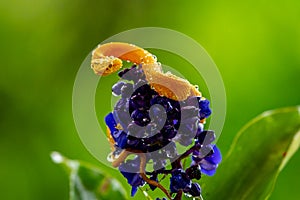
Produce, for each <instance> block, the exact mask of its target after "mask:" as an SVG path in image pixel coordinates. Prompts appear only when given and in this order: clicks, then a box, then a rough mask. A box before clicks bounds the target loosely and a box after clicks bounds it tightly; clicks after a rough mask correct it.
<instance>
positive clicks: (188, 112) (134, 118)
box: [105, 65, 221, 199]
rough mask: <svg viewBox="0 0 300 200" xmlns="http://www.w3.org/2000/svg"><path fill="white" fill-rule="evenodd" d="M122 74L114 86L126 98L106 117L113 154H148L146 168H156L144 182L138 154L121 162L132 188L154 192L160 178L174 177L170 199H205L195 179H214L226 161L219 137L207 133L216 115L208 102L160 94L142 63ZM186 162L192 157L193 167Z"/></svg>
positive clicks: (147, 172)
mask: <svg viewBox="0 0 300 200" xmlns="http://www.w3.org/2000/svg"><path fill="white" fill-rule="evenodd" d="M118 75H119V76H120V77H121V80H120V81H119V82H117V83H116V84H115V85H114V86H113V87H112V92H113V94H114V95H116V96H120V97H121V98H120V100H119V101H118V102H117V103H116V105H115V106H114V110H113V112H111V113H109V114H108V115H107V116H106V117H105V122H106V125H107V126H108V128H109V130H110V134H111V137H112V138H113V140H114V152H113V153H112V154H113V155H114V156H115V157H118V155H120V153H121V152H122V151H123V150H127V151H131V152H139V153H143V154H145V157H146V162H147V163H146V164H147V166H148V165H150V166H151V167H152V169H153V170H151V171H146V169H143V171H144V173H145V176H146V178H145V177H143V176H142V175H141V169H140V168H141V159H140V158H139V156H138V155H136V156H135V157H133V158H128V159H124V160H123V161H122V162H121V164H120V165H119V170H120V172H121V173H122V174H123V176H124V177H125V178H126V179H127V181H128V183H129V184H130V185H131V186H132V191H131V195H132V196H133V195H134V194H135V193H136V191H137V188H138V187H140V186H143V185H145V184H148V185H149V186H150V188H151V190H155V189H156V188H157V187H159V178H160V177H161V176H162V175H170V187H169V188H168V191H169V193H171V195H169V196H168V197H169V198H170V196H172V194H174V195H179V194H180V195H182V193H185V194H188V195H191V196H194V197H196V196H200V195H201V188H200V185H199V184H198V183H197V182H195V180H199V179H200V178H201V175H202V173H204V174H207V175H210V176H211V175H213V174H214V173H215V172H216V168H217V167H218V164H219V163H220V162H221V153H220V151H219V149H218V148H217V147H216V146H215V145H214V144H212V142H213V141H214V140H215V133H214V132H213V131H211V130H204V129H203V127H204V126H203V124H204V121H205V118H207V117H209V116H210V114H211V110H210V108H209V101H208V100H206V99H205V98H202V97H197V96H193V97H189V98H188V99H186V100H184V101H176V100H172V99H169V98H167V97H164V96H160V95H159V94H158V93H157V92H156V91H155V90H153V89H152V88H151V86H150V85H149V84H148V82H147V80H146V78H145V75H144V73H143V70H142V68H141V67H140V66H137V65H133V66H132V67H131V68H128V69H125V70H123V71H121V72H119V74H118ZM177 145H183V146H186V148H187V150H186V151H185V152H184V153H178V151H177V148H176V147H177ZM187 158H191V160H192V161H191V165H190V166H189V167H185V168H184V167H183V164H182V160H184V159H187ZM168 162H169V163H171V166H169V165H167V163H168ZM147 169H148V168H147ZM149 180H150V181H149ZM153 183H155V184H153ZM176 198H177V199H178V197H177V196H176ZM179 199H180V198H179Z"/></svg>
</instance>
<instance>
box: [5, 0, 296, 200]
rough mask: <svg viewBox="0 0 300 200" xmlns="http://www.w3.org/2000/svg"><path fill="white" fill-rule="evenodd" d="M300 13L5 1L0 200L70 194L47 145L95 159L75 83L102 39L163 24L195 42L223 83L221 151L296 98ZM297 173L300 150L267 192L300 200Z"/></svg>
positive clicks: (255, 6)
mask: <svg viewBox="0 0 300 200" xmlns="http://www.w3.org/2000/svg"><path fill="white" fill-rule="evenodd" d="M299 19H300V1H297V0H286V1H271V0H263V1H250V0H247V1H237V0H235V1H228V0H227V1H204V0H191V1H185V2H184V1H157V0H152V1H142V0H140V1H139V0H130V1H120V0H112V1H99V0H92V1H84V0H81V1H80V0H72V1H71V0H64V1H61V0H40V1H35V0H26V1H25V0H24V1H20V0H11V1H1V2H0V42H1V43H0V46H1V50H0V58H1V73H0V77H1V78H0V112H1V115H0V130H1V135H0V152H1V165H0V188H1V190H0V191H1V192H0V199H3V200H4V199H5V200H6V199H22V200H27V199H28V200H33V199H44V200H46V199H49V200H50V199H67V198H68V179H67V176H66V174H65V172H64V171H63V170H62V169H61V168H60V167H58V166H56V165H55V164H53V163H52V162H51V160H50V158H49V153H50V152H51V151H53V150H57V151H60V152H62V153H63V154H65V155H67V156H69V157H71V158H78V159H82V160H87V161H90V162H93V163H95V164H97V161H96V160H95V159H94V158H93V157H92V156H91V155H90V154H89V153H88V152H87V150H86V149H85V147H84V146H83V145H82V143H81V141H80V139H79V137H78V135H77V132H76V129H75V126H74V122H73V117H72V87H73V82H74V79H75V76H76V72H77V70H78V69H79V66H80V64H81V62H82V61H83V59H84V58H85V57H86V55H87V54H88V53H89V52H90V51H91V50H92V49H93V48H94V47H95V46H96V45H97V44H98V43H99V42H101V41H102V40H104V39H106V38H107V37H109V36H111V35H113V34H116V33H119V32H121V31H124V30H127V29H130V28H136V27H144V26H159V27H165V28H170V29H174V30H177V31H180V32H182V33H185V34H187V35H188V36H190V37H192V38H194V39H195V40H196V41H198V42H199V43H200V44H201V45H202V46H203V47H204V48H205V49H206V50H207V51H208V53H209V54H210V55H211V57H212V58H213V60H214V61H215V63H216V64H217V66H218V67H219V70H220V72H221V74H222V77H223V80H224V84H225V87H226V92H227V117H226V122H225V126H224V129H223V133H222V136H221V138H220V139H219V141H218V145H219V146H220V148H221V150H222V152H223V154H225V153H226V152H227V151H228V148H229V145H230V143H231V141H232V139H233V137H234V135H235V134H236V133H237V131H238V130H239V129H240V128H241V127H242V126H243V125H244V124H245V123H246V122H247V121H249V120H250V119H251V118H253V117H255V116H256V115H258V114H260V113H261V112H263V111H265V110H268V109H273V108H278V107H285V106H291V105H297V104H299V103H300V92H299V91H300V87H299V86H300V77H299V75H300V22H299ZM145 39H146V38H145ZM174 42H175V41H174ZM109 87H110V86H108V88H109ZM100 95H101V94H100ZM103 98H105V96H104V95H103ZM106 98H107V97H106ZM98 103H101V102H98ZM214 114H215V115H216V114H217V113H214ZM278 131H280V130H278ZM249 145H251V138H250V139H249ZM262 153H263V152H262ZM249 162H255V158H249ZM257 166H258V170H259V163H258V164H257ZM299 174H300V152H298V153H296V155H295V156H294V157H293V158H292V160H291V161H290V163H289V165H288V166H287V167H286V168H285V169H284V171H283V172H282V173H281V175H280V176H279V179H278V182H277V184H276V187H275V191H274V193H273V195H272V197H271V199H272V200H280V199H289V200H296V199H299V198H300V194H299V186H300V179H299ZM253 175H254V176H255V172H253ZM257 178H259V176H258V177H257Z"/></svg>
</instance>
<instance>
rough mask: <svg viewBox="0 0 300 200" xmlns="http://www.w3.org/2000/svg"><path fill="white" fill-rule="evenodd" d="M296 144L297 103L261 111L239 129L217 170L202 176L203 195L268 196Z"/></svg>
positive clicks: (215, 199) (299, 135)
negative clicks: (293, 105)
mask: <svg viewBox="0 0 300 200" xmlns="http://www.w3.org/2000/svg"><path fill="white" fill-rule="evenodd" d="M224 136H225V135H223V139H224ZM225 137H226V136H225ZM299 145H300V107H293V108H283V109H278V110H274V111H268V112H265V113H263V114H262V115H260V116H258V117H256V118H255V119H253V120H252V121H250V122H249V123H248V124H247V125H246V126H244V127H243V128H242V129H241V131H240V132H239V133H238V135H237V136H236V138H235V140H234V142H233V144H232V146H231V149H230V151H229V153H228V155H227V156H226V158H225V159H224V161H223V162H222V163H221V164H220V166H219V169H218V170H217V174H216V175H215V176H213V177H203V179H202V181H201V182H203V183H202V189H203V190H202V191H203V198H204V199H205V200H219V199H230V200H235V199H237V200H243V199H247V200H249V199H250V200H251V199H255V200H259V199H268V198H269V196H270V194H271V193H272V190H273V188H274V184H275V182H276V179H277V177H278V174H279V173H280V171H281V170H282V169H283V168H284V166H285V165H286V164H287V162H288V161H289V159H290V158H291V157H292V156H293V154H294V153H295V152H296V151H297V150H298V148H299ZM295 175H296V174H295Z"/></svg>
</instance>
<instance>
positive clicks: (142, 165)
mask: <svg viewBox="0 0 300 200" xmlns="http://www.w3.org/2000/svg"><path fill="white" fill-rule="evenodd" d="M139 156H140V175H141V176H142V178H143V179H144V181H146V182H147V183H148V184H150V185H153V186H155V187H158V188H159V189H160V190H161V191H163V192H164V193H165V194H166V195H167V197H168V198H169V199H170V200H171V199H172V197H171V195H170V194H169V192H168V191H167V189H166V188H164V186H162V185H161V184H159V183H158V182H156V181H154V180H151V179H149V178H148V177H147V176H146V174H145V167H146V156H145V154H144V153H140V154H139Z"/></svg>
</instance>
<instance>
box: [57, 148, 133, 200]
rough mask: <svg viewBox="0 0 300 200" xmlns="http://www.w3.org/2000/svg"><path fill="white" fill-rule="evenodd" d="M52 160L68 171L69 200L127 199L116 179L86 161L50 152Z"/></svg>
mask: <svg viewBox="0 0 300 200" xmlns="http://www.w3.org/2000/svg"><path fill="white" fill-rule="evenodd" d="M51 158H52V160H53V162H55V163H57V164H60V165H62V166H63V167H64V168H65V169H66V170H67V171H68V173H69V178H70V200H96V199H101V200H108V199H128V198H127V194H126V191H125V190H124V188H123V187H122V185H121V184H120V183H119V181H117V180H116V179H114V178H112V177H111V176H110V175H109V174H107V173H104V172H102V171H101V170H100V169H99V168H96V167H94V166H92V165H90V164H88V163H85V162H81V161H78V160H70V159H67V158H65V157H64V156H62V155H61V154H60V153H58V152H52V154H51Z"/></svg>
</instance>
